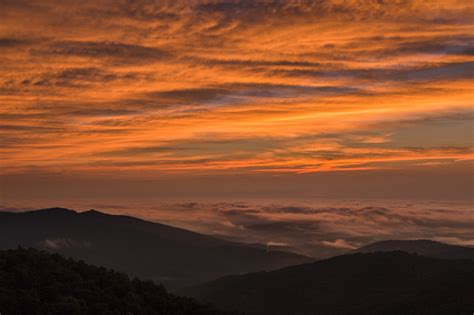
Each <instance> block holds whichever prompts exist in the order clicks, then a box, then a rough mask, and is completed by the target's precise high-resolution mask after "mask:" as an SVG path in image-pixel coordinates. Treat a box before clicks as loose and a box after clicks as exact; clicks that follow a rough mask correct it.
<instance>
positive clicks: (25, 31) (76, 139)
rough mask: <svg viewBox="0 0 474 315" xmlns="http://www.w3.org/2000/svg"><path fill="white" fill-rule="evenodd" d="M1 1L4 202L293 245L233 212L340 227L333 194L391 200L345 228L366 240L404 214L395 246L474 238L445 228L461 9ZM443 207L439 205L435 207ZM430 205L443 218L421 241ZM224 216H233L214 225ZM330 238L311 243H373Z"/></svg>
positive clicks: (463, 118)
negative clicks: (332, 222) (98, 212)
mask: <svg viewBox="0 0 474 315" xmlns="http://www.w3.org/2000/svg"><path fill="white" fill-rule="evenodd" d="M0 8H1V10H0V53H1V58H0V171H1V174H2V175H1V177H0V205H1V206H2V207H3V208H5V209H17V208H35V207H40V206H45V207H47V206H77V207H78V208H79V209H85V208H86V207H88V206H93V205H97V204H99V205H100V204H102V205H115V207H103V208H104V209H105V210H107V209H108V210H109V211H112V212H121V210H120V209H125V208H126V209H128V210H127V213H129V214H132V215H133V214H134V215H142V216H145V217H147V218H151V219H156V220H164V221H166V222H168V223H170V224H175V225H179V226H184V227H190V228H193V229H195V230H199V231H202V232H209V233H216V234H225V235H227V236H228V237H236V236H238V235H241V234H242V233H241V232H242V229H244V231H245V232H246V233H243V235H246V236H247V237H248V240H252V241H253V240H258V241H262V242H267V243H268V242H275V243H285V244H290V245H292V246H293V245H295V244H294V242H296V241H297V240H298V238H301V237H306V236H305V235H306V234H304V233H300V234H298V233H293V232H291V233H293V234H292V235H294V236H293V238H285V237H280V234H281V235H283V234H285V232H284V230H285V228H284V227H281V228H280V229H278V228H276V229H275V231H274V232H272V233H270V232H268V231H266V232H264V231H263V230H260V231H259V232H258V233H257V232H256V231H251V230H250V228H248V227H247V225H246V224H244V223H242V224H240V223H241V222H243V221H245V220H244V219H245V218H248V216H251V217H258V218H260V219H261V218H262V217H264V218H265V220H270V223H277V224H286V223H288V222H304V224H305V227H304V228H302V230H304V231H310V232H311V233H313V234H314V231H315V230H316V225H315V224H316V223H318V224H320V225H322V224H323V223H322V221H321V220H322V219H321V218H319V217H320V215H319V214H318V215H316V214H315V211H316V210H314V209H319V210H318V211H320V204H319V203H318V202H322V203H324V207H329V208H330V209H333V210H331V211H329V210H328V211H329V213H332V215H333V218H337V219H340V218H339V217H337V211H338V210H337V209H339V208H338V207H337V205H338V204H340V203H342V204H345V205H347V203H349V204H350V205H349V206H348V207H349V208H350V209H355V210H361V209H363V208H364V207H372V206H374V205H375V204H377V205H378V207H382V208H384V209H388V210H387V211H385V212H384V211H380V213H385V216H384V215H383V214H380V216H381V217H383V218H382V219H381V220H382V221H380V220H379V219H378V217H377V219H374V218H373V217H370V216H365V215H364V216H360V217H359V218H358V219H357V220H356V219H354V221H351V222H352V225H353V226H354V227H358V226H365V225H364V224H365V223H368V222H370V220H376V221H377V220H379V221H377V222H378V223H379V225H380V231H382V230H383V229H384V228H385V229H386V230H384V231H385V232H383V233H378V234H377V233H375V232H374V233H375V234H376V235H377V237H378V238H384V237H389V236H390V235H393V233H395V229H392V228H391V227H390V226H391V225H390V224H389V223H387V224H384V223H383V220H389V218H391V216H392V215H395V214H396V216H398V215H402V213H404V218H406V219H407V220H408V221H407V222H408V223H407V224H412V225H410V227H411V228H412V229H411V230H410V231H412V232H410V233H411V234H410V233H408V234H406V235H405V237H414V236H417V235H418V234H420V236H425V237H431V238H435V237H437V238H444V239H449V238H451V240H454V242H458V243H466V242H467V243H469V242H474V235H472V233H471V234H466V233H464V234H463V233H458V234H459V235H458V234H456V235H455V236H453V235H452V233H454V232H456V231H461V230H462V229H461V228H460V227H457V226H454V225H453V224H452V223H453V222H459V224H463V222H464V224H467V225H468V227H474V218H473V211H474V210H473V207H472V206H473V187H474V163H473V156H474V154H473V152H474V151H473V146H474V129H473V124H472V123H473V118H474V111H473V106H472V105H473V73H474V71H473V70H474V58H473V51H474V4H473V3H472V2H471V1H460V0H443V1H433V0H425V1H421V0H393V1H389V0H377V1H375V0H367V1H362V0H316V1H303V0H300V1H291V0H289V1H244V0H236V1H223V0H220V1H219V0H215V1H151V0H137V1H134V0H128V1H125V0H123V1H116V0H113V1H112V0H95V1H76V0H63V1H54V0H42V1H23V0H0ZM168 199H173V200H174V201H173V202H168V203H164V200H168ZM176 200H177V201H176ZM210 200H214V201H213V202H211V201H210ZM215 200H220V201H219V202H221V201H222V200H223V202H224V203H225V204H226V205H229V204H233V203H235V202H243V203H244V204H245V205H246V207H247V208H245V207H244V208H237V209H241V212H240V213H239V214H240V215H239V220H237V221H238V222H237V223H236V222H233V221H232V220H231V221H229V218H228V216H225V218H224V217H222V215H223V212H222V211H220V210H219V211H214V210H212V209H216V207H215V206H213V205H215V204H217V203H216V202H217V201H215ZM257 200H264V201H258V202H257ZM318 200H319V201H318ZM321 200H325V201H324V202H323V201H321ZM328 200H332V201H331V202H329V201H328ZM348 200H349V201H348ZM354 200H359V201H360V200H364V201H363V202H362V201H361V204H358V202H359V201H354ZM367 200H386V202H385V203H384V202H379V201H377V202H375V201H373V202H372V203H371V202H369V201H367ZM389 200H409V204H412V203H413V202H415V204H416V205H415V206H413V207H414V209H416V210H413V209H412V210H406V209H405V210H404V208H403V206H402V205H404V204H405V205H406V203H405V202H401V203H400V202H396V203H394V202H393V201H389ZM427 200H428V201H430V202H429V203H428V204H427V203H426V202H427ZM194 202H195V203H196V204H197V205H198V206H195V207H192V209H191V210H192V211H191V212H183V211H180V210H179V209H181V208H180V206H179V205H180V204H185V203H192V204H193V203H194ZM305 202H309V203H310V204H309V205H307V204H306V203H305ZM354 202H355V203H356V204H354ZM450 202H451V203H450ZM452 202H454V203H452ZM302 203H303V206H302V205H301V204H302ZM315 203H316V204H315ZM125 204H127V206H124V205H125ZM460 204H461V205H460ZM140 205H141V207H142V208H135V207H140ZM164 205H167V208H166V209H165V208H163V207H164ZM438 205H445V206H444V207H443V208H442V209H441V210H443V211H447V212H446V213H447V214H446V213H445V212H442V211H441V212H436V211H434V210H433V211H431V210H429V209H438V208H439V207H438ZM389 206H391V207H392V208H390V207H389ZM226 207H228V206H226ZM281 207H303V208H301V209H303V210H300V211H299V212H301V213H299V215H300V217H298V218H297V219H295V217H294V215H293V216H290V215H288V213H287V212H284V211H283V212H282V211H279V210H268V209H278V208H281ZM305 207H309V208H310V209H313V210H311V211H310V213H309V214H308V211H307V209H306V208H305ZM352 207H353V208H352ZM217 208H219V209H221V207H217ZM147 209H148V210H149V209H154V212H153V215H149V212H147V211H148V210H147ZM226 209H227V208H226ZM245 209H247V210H249V209H250V210H252V211H253V210H256V211H257V210H258V211H257V212H254V213H245V211H247V210H245ZM262 209H263V210H262ZM265 209H267V210H265ZM299 209H300V208H299ZM325 209H326V208H325ZM227 210H229V209H227ZM234 210H235V209H234ZM244 210H245V211H244ZM406 211H408V212H406ZM424 211H425V212H427V213H430V219H429V220H428V221H429V222H432V221H430V220H435V221H436V220H440V222H445V223H446V225H445V226H444V225H443V224H442V223H437V224H438V225H436V224H434V223H433V225H431V226H430V229H429V232H426V233H424V234H423V233H418V234H417V233H416V231H417V227H418V228H419V227H420V226H419V225H417V224H419V222H418V221H416V220H415V219H417V218H418V219H419V220H422V219H420V218H419V216H422V217H423V218H424V219H426V216H425V214H424V213H425V212H424ZM430 211H431V212H430ZM450 211H452V212H450ZM122 212H123V211H122ZM343 212H344V211H343ZM189 213H192V215H191V216H190V214H189ZM224 213H225V212H224ZM269 213H270V214H271V215H269ZM318 213H319V212H318ZM358 213H359V212H358ZM346 215H349V214H347V213H344V214H343V216H346ZM410 215H413V217H411V216H410ZM203 218H206V219H205V220H204V219H203ZM233 218H234V221H235V217H233ZM241 219H242V220H243V221H242V220H241ZM219 220H220V221H222V222H227V221H228V222H230V223H231V224H233V225H235V226H231V225H228V229H227V230H225V231H223V230H221V227H219V226H217V225H215V224H214V225H212V224H211V223H210V222H220V221H219ZM226 220H227V221H226ZM410 220H411V221H410ZM413 220H415V221H413ZM453 220H454V221H453ZM349 221H350V220H349ZM206 222H207V223H206ZM245 222H247V221H245ZM361 222H365V223H364V224H363V223H361ZM404 222H405V221H404ZM410 222H411V223H410ZM417 222H418V223H417ZM423 222H424V221H423ZM436 222H438V221H436ZM311 224H313V225H311ZM420 224H421V223H420ZM211 225H212V227H211ZM276 226H277V225H276ZM292 226H293V228H295V225H292ZM239 229H240V230H239ZM278 230H279V231H280V232H278ZM369 230H370V228H368V229H367V230H366V232H367V231H369ZM324 231H326V230H324ZM387 231H391V232H390V233H392V234H390V233H388V232H387ZM267 232H268V233H270V234H271V235H270V234H266V233H267ZM279 233H280V234H279ZM291 233H290V234H291ZM305 233H306V232H305ZM387 233H388V234H387ZM450 233H451V234H450ZM287 234H288V233H287ZM287 234H285V235H287ZM313 234H311V235H313ZM336 234H337V233H336ZM336 234H334V235H333V236H330V237H329V238H327V239H323V238H318V239H317V241H315V242H317V245H318V246H320V245H324V246H329V247H331V245H334V246H332V247H337V246H339V245H341V244H342V245H341V246H342V247H351V246H354V244H358V242H362V241H363V240H368V238H360V239H357V237H355V238H354V237H353V235H352V234H351V235H352V236H351V235H345V234H344V235H339V234H337V235H336ZM369 234H370V233H368V234H367V235H369ZM375 234H374V235H375ZM421 234H423V235H421ZM252 235H253V236H252ZM462 235H464V236H462ZM313 236H314V235H313ZM314 237H316V236H314ZM351 237H352V238H351ZM367 237H369V236H367ZM459 237H464V238H463V239H460V238H459ZM372 238H373V237H372ZM348 239H351V240H352V243H350V242H348V241H347V240H348ZM292 242H293V243H292ZM323 242H327V243H323ZM298 244H299V245H298V246H300V245H301V242H299V243H298ZM305 246H306V245H305ZM300 247H301V246H300Z"/></svg>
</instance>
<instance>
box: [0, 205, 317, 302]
mask: <svg viewBox="0 0 474 315" xmlns="http://www.w3.org/2000/svg"><path fill="white" fill-rule="evenodd" d="M18 245H21V246H23V247H35V248H40V249H46V250H49V251H53V252H59V253H61V254H63V255H64V256H67V257H74V258H77V259H83V260H85V261H86V262H88V263H92V264H96V265H101V266H106V267H110V268H114V269H116V270H120V271H124V272H127V273H128V274H129V275H133V276H135V275H136V276H140V277H142V278H145V279H153V280H155V281H157V282H162V283H164V284H165V285H167V287H170V288H179V287H183V286H188V285H193V284H197V283H200V282H204V281H209V280H213V279H216V278H218V277H221V276H224V275H230V274H242V273H247V272H253V271H260V270H273V269H278V268H282V267H286V266H290V265H295V264H301V263H305V262H309V261H311V259H310V258H308V257H305V256H301V255H298V254H294V253H289V252H283V251H275V250H267V249H264V248H258V247H257V246H255V244H252V245H247V244H243V243H237V242H230V241H226V240H222V239H218V238H215V237H211V236H207V235H203V234H199V233H195V232H191V231H188V230H184V229H179V228H175V227H171V226H168V225H164V224H159V223H152V222H148V221H144V220H141V219H137V218H133V217H129V216H119V215H109V214H105V213H101V212H98V211H95V210H91V211H86V212H76V211H73V210H68V209H63V208H51V209H43V210H37V211H29V212H22V213H13V212H0V249H10V248H16V247H17V246H18ZM0 311H1V310H0Z"/></svg>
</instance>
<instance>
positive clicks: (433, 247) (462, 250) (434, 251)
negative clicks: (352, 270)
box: [354, 240, 474, 260]
mask: <svg viewBox="0 0 474 315" xmlns="http://www.w3.org/2000/svg"><path fill="white" fill-rule="evenodd" d="M399 250H400V251H404V252H407V253H416V254H418V255H422V256H427V257H434V258H446V259H473V260H474V248H472V247H464V246H457V245H448V244H444V243H440V242H435V241H431V240H407V241H398V240H390V241H381V242H376V243H372V244H369V245H367V246H364V247H361V248H359V249H357V250H355V251H354V252H357V253H373V252H389V251H399Z"/></svg>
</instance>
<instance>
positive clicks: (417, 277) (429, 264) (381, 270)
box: [181, 251, 474, 315]
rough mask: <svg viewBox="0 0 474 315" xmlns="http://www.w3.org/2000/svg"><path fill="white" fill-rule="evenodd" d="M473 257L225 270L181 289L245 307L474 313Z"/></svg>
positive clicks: (350, 259)
mask: <svg viewBox="0 0 474 315" xmlns="http://www.w3.org/2000/svg"><path fill="white" fill-rule="evenodd" d="M473 283H474V261H471V260H448V259H437V258H428V257H423V256H419V255H414V254H409V253H405V252H401V251H397V252H376V253H365V254H363V253H359V254H351V255H343V256H336V257H333V258H329V259H325V260H319V261H316V262H314V263H309V264H302V265H298V266H292V267H287V268H283V269H280V270H275V271H270V272H259V273H250V274H246V275H240V276H228V277H224V278H221V279H218V280H215V281H212V282H209V283H206V284H203V285H200V286H196V287H193V288H187V289H185V290H182V291H181V293H182V294H185V295H188V296H192V297H195V298H197V299H198V300H199V301H201V302H210V303H212V304H214V305H216V306H217V307H219V308H221V309H223V310H226V311H240V312H245V313H246V314H272V315H274V314H471V313H472V310H474V289H473V286H472V284H473Z"/></svg>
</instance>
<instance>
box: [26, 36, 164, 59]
mask: <svg viewBox="0 0 474 315" xmlns="http://www.w3.org/2000/svg"><path fill="white" fill-rule="evenodd" d="M33 52H34V53H41V54H49V55H64V56H81V57H99V58H102V57H104V58H118V59H120V60H121V61H122V62H125V63H134V62H138V63H142V62H150V61H154V60H155V61H157V60H162V59H164V58H169V57H171V53H170V52H168V51H166V50H164V49H161V48H156V47H148V46H142V45H135V44H125V43H120V42H94V41H63V42H55V43H52V44H50V45H49V46H48V48H47V49H46V50H43V51H42V50H39V51H33Z"/></svg>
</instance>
